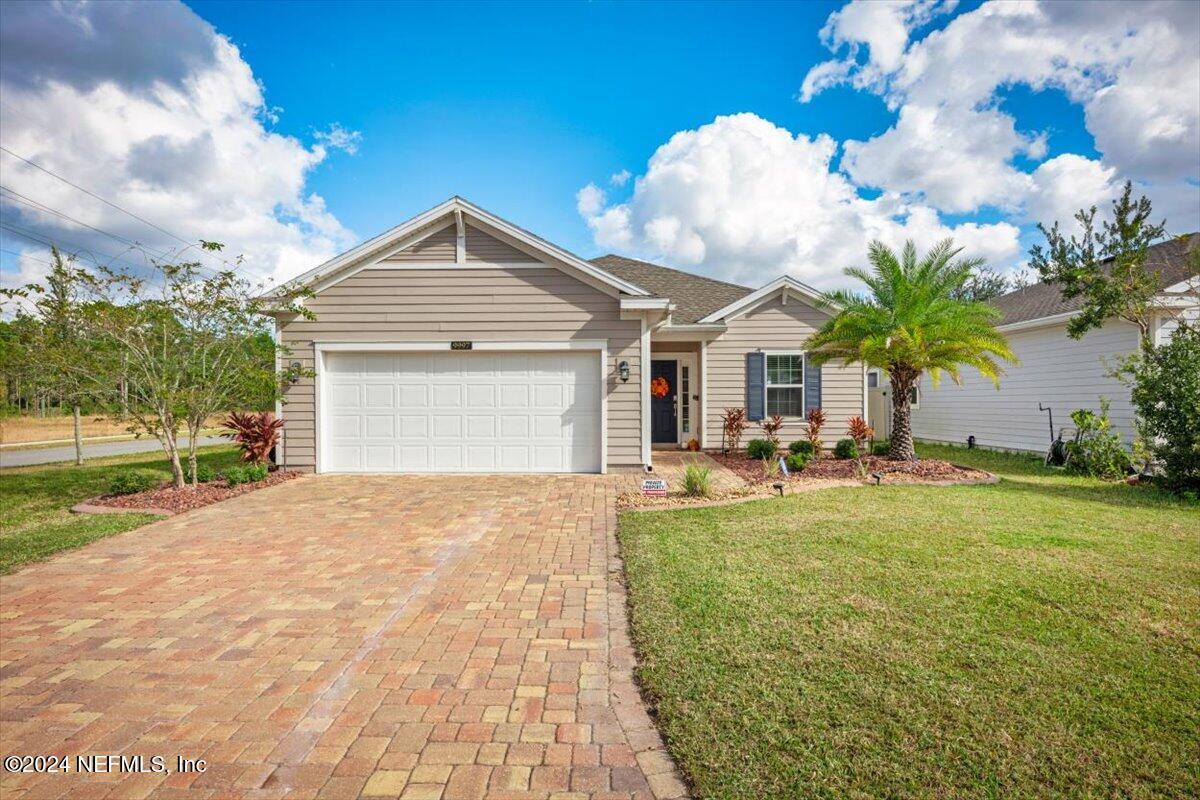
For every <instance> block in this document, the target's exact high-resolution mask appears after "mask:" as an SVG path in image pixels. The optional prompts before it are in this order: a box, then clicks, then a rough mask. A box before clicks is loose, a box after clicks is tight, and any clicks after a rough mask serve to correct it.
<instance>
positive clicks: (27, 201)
mask: <svg viewBox="0 0 1200 800" xmlns="http://www.w3.org/2000/svg"><path fill="white" fill-rule="evenodd" d="M0 191H5V192H8V193H9V194H10V195H13V197H12V198H10V199H13V200H16V201H17V202H18V203H23V204H24V205H27V206H29V207H30V208H33V209H35V210H37V211H44V212H46V213H48V214H53V215H55V216H56V217H61V218H63V219H65V220H67V221H68V222H73V223H75V224H76V225H79V226H80V227H83V228H87V229H88V230H92V231H95V232H96V233H99V234H101V235H103V236H108V237H109V238H112V239H116V240H117V241H118V242H120V243H121V244H127V245H129V246H130V247H136V248H138V249H139V250H144V251H145V252H147V253H150V254H152V255H154V256H155V257H156V258H165V257H166V256H167V255H168V252H167V251H166V250H163V251H160V252H157V253H155V252H154V251H153V250H152V249H151V248H149V247H147V246H146V245H144V244H142V243H141V242H136V241H134V240H133V239H130V238H128V237H125V236H122V235H120V234H119V233H113V232H112V231H106V230H104V229H103V228H97V227H96V226H95V225H89V224H88V223H86V222H83V221H82V220H78V219H76V218H75V217H72V216H71V215H70V214H66V213H63V212H62V211H59V210H58V209H55V208H51V207H50V206H48V205H46V204H45V203H41V202H38V201H37V200H34V199H33V198H32V197H28V196H26V195H23V194H21V193H20V192H17V191H14V190H12V189H10V188H8V187H7V186H4V185H3V184H0Z"/></svg>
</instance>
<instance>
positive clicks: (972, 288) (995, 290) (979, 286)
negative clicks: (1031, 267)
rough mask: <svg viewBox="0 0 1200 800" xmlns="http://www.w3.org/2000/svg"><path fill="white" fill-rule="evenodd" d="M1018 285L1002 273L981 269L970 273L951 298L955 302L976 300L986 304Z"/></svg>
mask: <svg viewBox="0 0 1200 800" xmlns="http://www.w3.org/2000/svg"><path fill="white" fill-rule="evenodd" d="M1019 284H1020V282H1019V281H1018V280H1015V279H1012V278H1009V277H1008V276H1007V275H1005V274H1004V273H1002V272H997V271H996V270H994V269H991V268H989V267H981V268H980V269H978V270H976V271H974V272H972V273H971V277H969V278H967V280H966V282H964V283H963V285H962V286H961V287H959V288H958V289H956V290H955V291H954V292H953V296H954V298H955V299H957V300H977V301H979V302H981V303H986V302H988V301H989V300H995V299H996V298H997V297H1000V296H1001V295H1005V294H1008V293H1009V292H1011V291H1012V290H1013V289H1016V288H1019Z"/></svg>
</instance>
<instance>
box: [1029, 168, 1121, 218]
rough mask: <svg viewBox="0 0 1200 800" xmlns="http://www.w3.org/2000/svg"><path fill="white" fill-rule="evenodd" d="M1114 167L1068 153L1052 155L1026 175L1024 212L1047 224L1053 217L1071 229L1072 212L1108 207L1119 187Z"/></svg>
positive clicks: (1073, 214)
mask: <svg viewBox="0 0 1200 800" xmlns="http://www.w3.org/2000/svg"><path fill="white" fill-rule="evenodd" d="M1115 176H1116V170H1115V169H1113V168H1112V167H1105V166H1104V165H1103V164H1101V163H1100V162H1099V161H1095V160H1093V159H1090V158H1084V157H1083V156H1077V155H1074V154H1071V153H1068V154H1065V155H1061V156H1058V157H1056V158H1052V159H1050V160H1049V161H1046V162H1044V163H1042V164H1040V165H1039V166H1038V168H1037V169H1036V170H1034V171H1033V174H1032V175H1031V176H1030V178H1031V181H1032V184H1033V186H1032V189H1031V191H1030V193H1029V197H1028V199H1027V200H1026V207H1025V216H1026V218H1027V219H1028V220H1029V221H1030V222H1041V223H1043V224H1045V225H1046V227H1049V226H1050V225H1051V224H1052V223H1054V222H1055V221H1057V222H1059V223H1061V226H1062V227H1063V229H1064V230H1068V231H1072V232H1073V231H1075V230H1076V227H1077V225H1076V222H1075V220H1074V219H1073V218H1074V216H1075V213H1076V212H1077V211H1079V210H1080V209H1082V208H1089V207H1090V206H1093V205H1094V206H1097V207H1098V208H1100V209H1106V208H1108V204H1109V201H1111V200H1112V199H1113V198H1114V197H1115V196H1116V195H1117V194H1118V193H1119V190H1120V187H1119V186H1117V183H1116V181H1115V180H1114V178H1115Z"/></svg>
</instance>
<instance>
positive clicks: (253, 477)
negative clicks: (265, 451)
mask: <svg viewBox="0 0 1200 800" xmlns="http://www.w3.org/2000/svg"><path fill="white" fill-rule="evenodd" d="M266 477H267V465H266V464H251V465H249V466H248V467H246V482H247V483H258V482H259V481H261V480H263V479H264V478H266Z"/></svg>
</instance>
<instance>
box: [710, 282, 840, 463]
mask: <svg viewBox="0 0 1200 800" xmlns="http://www.w3.org/2000/svg"><path fill="white" fill-rule="evenodd" d="M827 318H828V316H827V315H826V313H825V312H823V311H820V310H818V309H816V308H813V307H812V306H810V305H808V304H807V303H805V302H803V301H802V300H798V299H796V298H795V297H792V298H789V299H788V303H787V305H783V303H782V302H781V301H780V300H779V299H778V298H776V299H773V300H771V301H770V302H768V303H765V304H763V305H761V306H759V307H758V308H756V309H754V310H753V311H751V312H749V313H748V314H743V315H742V316H740V317H737V318H736V319H734V320H732V321H730V323H729V328H728V330H726V331H725V333H723V334H721V336H719V337H718V338H716V339H714V340H713V341H711V342H710V343H709V345H708V349H707V356H708V365H707V373H708V375H707V377H708V403H707V414H708V418H707V419H706V420H705V422H706V423H707V424H708V425H709V426H711V427H710V428H709V430H710V431H711V433H710V434H709V437H708V445H709V446H710V447H719V446H720V444H721V414H722V413H723V412H724V411H725V409H726V408H731V407H737V408H744V407H745V406H746V353H748V352H750V351H752V350H757V349H759V348H761V349H763V350H803V349H804V341H805V339H807V338H808V337H809V336H810V335H811V334H812V333H813V332H814V331H815V330H816V329H817V328H818V327H819V326H820V325H821V324H822V323H823V322H824V321H825V320H826V319H827ZM821 407H822V408H823V409H824V410H825V416H826V418H827V419H828V422H827V423H826V425H825V429H824V430H823V431H822V433H821V438H822V439H823V440H824V442H825V443H826V444H827V445H828V446H830V447H832V446H833V444H834V442H836V441H837V440H838V439H839V438H842V437H844V436H845V435H846V420H847V419H849V418H850V417H852V416H856V415H861V414H862V413H863V372H862V367H860V366H859V365H857V364H855V365H850V366H846V365H844V364H842V363H841V362H830V363H828V364H826V365H825V366H824V367H822V369H821ZM805 429H806V425H805V424H804V422H803V421H801V420H799V419H788V420H786V421H785V422H784V426H783V431H782V433H781V437H782V439H783V441H785V442H788V441H791V440H793V439H799V438H801V437H802V436H803V435H804V431H805ZM757 434H759V430H758V427H757V425H754V424H751V426H750V428H748V429H747V438H752V437H753V436H755V435H757Z"/></svg>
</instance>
